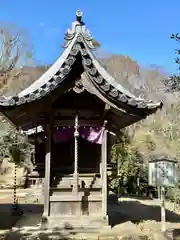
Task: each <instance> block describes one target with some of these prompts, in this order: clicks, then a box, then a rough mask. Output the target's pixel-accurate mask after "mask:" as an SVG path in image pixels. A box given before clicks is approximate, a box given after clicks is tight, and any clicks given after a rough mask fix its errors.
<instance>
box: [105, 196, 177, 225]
mask: <svg viewBox="0 0 180 240" xmlns="http://www.w3.org/2000/svg"><path fill="white" fill-rule="evenodd" d="M108 216H109V224H110V225H111V226H112V227H113V226H115V225H118V224H121V223H124V222H127V221H131V222H132V223H135V224H138V223H140V222H142V221H143V220H144V221H147V220H151V221H153V220H154V221H156V222H160V221H161V208H160V207H159V206H151V205H144V204H142V203H140V202H139V201H137V200H135V201H121V202H118V200H117V197H116V196H111V197H110V198H109V201H108ZM166 221H167V222H170V223H180V215H178V214H175V213H174V212H171V211H169V210H166Z"/></svg>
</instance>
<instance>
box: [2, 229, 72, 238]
mask: <svg viewBox="0 0 180 240" xmlns="http://www.w3.org/2000/svg"><path fill="white" fill-rule="evenodd" d="M1 239H2V240H19V239H21V240H27V239H31V240H37V239H39V240H47V239H63V240H69V239H72V238H70V236H67V235H64V234H62V233H60V232H59V231H58V232H57V231H52V232H51V233H38V234H36V232H28V233H21V232H20V231H16V232H9V233H7V234H4V236H3V235H1V236H0V240H1Z"/></svg>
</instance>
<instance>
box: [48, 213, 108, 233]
mask: <svg viewBox="0 0 180 240" xmlns="http://www.w3.org/2000/svg"><path fill="white" fill-rule="evenodd" d="M47 226H48V228H54V229H55V228H58V229H67V230H68V229H69V230H73V229H76V230H79V231H80V229H81V231H82V229H86V230H87V229H97V228H98V229H100V228H102V227H105V226H108V220H107V219H102V218H100V217H99V216H97V217H96V216H79V217H78V216H75V217H73V216H63V218H62V217H48V221H47V225H46V227H47Z"/></svg>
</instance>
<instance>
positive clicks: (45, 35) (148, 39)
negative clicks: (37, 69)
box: [0, 0, 180, 72]
mask: <svg viewBox="0 0 180 240" xmlns="http://www.w3.org/2000/svg"><path fill="white" fill-rule="evenodd" d="M0 2H1V14H0V22H2V23H13V24H16V25H17V27H20V28H23V29H25V30H26V31H27V32H28V33H29V35H30V38H31V41H32V43H33V45H34V48H35V57H36V59H37V60H38V62H40V63H41V64H44V63H46V64H48V63H53V62H54V61H55V60H56V59H57V57H58V56H59V54H60V52H61V51H62V50H61V45H62V43H63V37H64V32H65V31H66V29H67V28H68V27H70V26H71V22H72V21H73V20H74V19H75V12H76V10H77V9H79V10H82V11H83V19H84V22H85V23H86V25H87V27H88V28H89V29H90V31H91V32H92V34H93V36H94V37H95V38H96V39H97V40H98V41H99V42H100V43H101V44H102V48H103V50H104V51H105V52H107V53H116V54H124V55H128V56H130V57H132V58H133V59H134V60H137V61H138V63H140V64H143V65H149V64H156V65H160V66H162V67H164V68H165V69H167V70H168V71H170V72H175V71H176V69H177V66H176V64H175V63H174V57H175V55H174V50H175V48H177V44H176V43H175V42H174V41H173V40H171V39H170V35H171V33H176V32H178V31H180V18H179V16H178V15H179V9H180V1H179V0H171V1H170V0H150V1H147V0H136V1H135V0H111V1H109V0H84V1H83V0H79V1H78V0H76V1H75V0H67V1H62V0H51V1H49V0H26V1H22V0H0Z"/></svg>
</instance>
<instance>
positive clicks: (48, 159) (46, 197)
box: [43, 122, 51, 217]
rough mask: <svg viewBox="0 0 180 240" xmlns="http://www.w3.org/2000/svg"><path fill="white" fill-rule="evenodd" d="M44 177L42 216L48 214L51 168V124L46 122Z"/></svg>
mask: <svg viewBox="0 0 180 240" xmlns="http://www.w3.org/2000/svg"><path fill="white" fill-rule="evenodd" d="M45 151H46V155H45V178H44V213H43V216H44V217H48V216H49V192H50V170H51V124H50V122H48V123H46V144H45Z"/></svg>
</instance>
